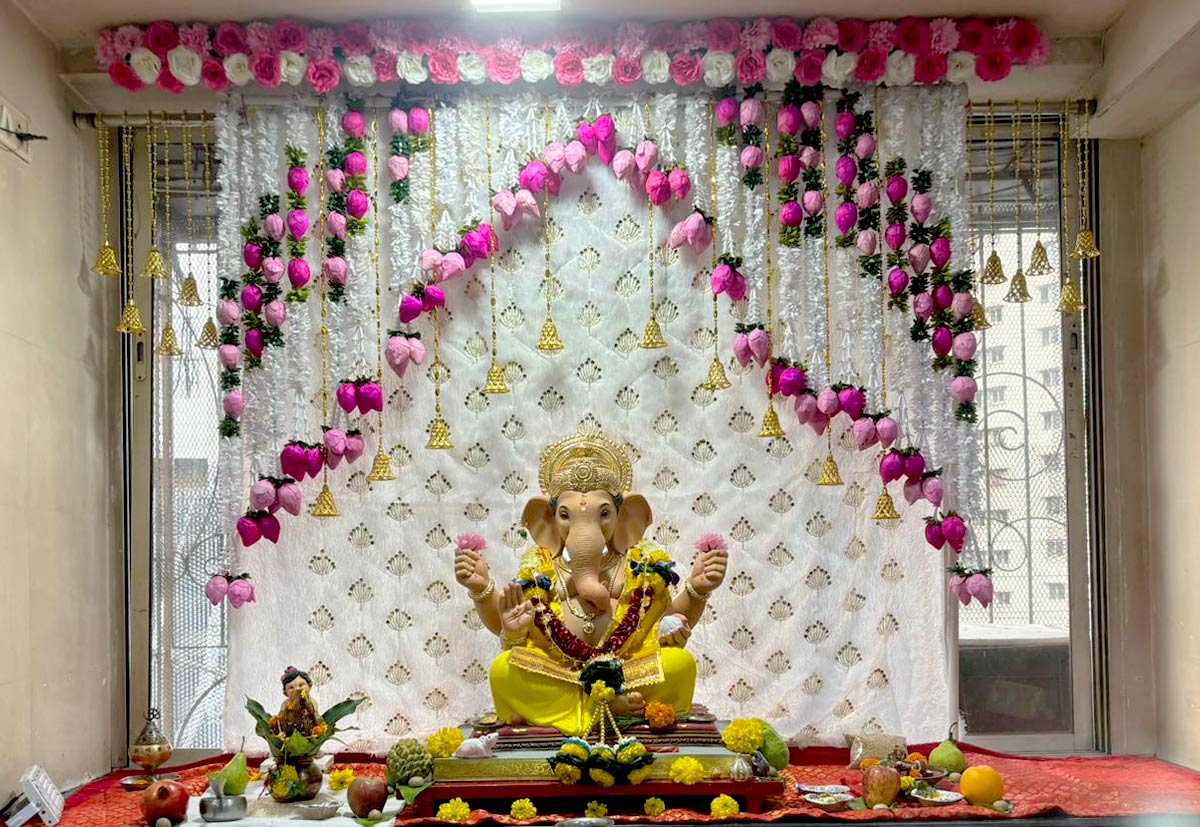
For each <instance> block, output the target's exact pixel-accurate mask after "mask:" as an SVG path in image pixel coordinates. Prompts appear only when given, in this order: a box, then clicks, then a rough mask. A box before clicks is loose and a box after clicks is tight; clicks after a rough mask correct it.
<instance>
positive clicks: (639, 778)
mask: <svg viewBox="0 0 1200 827" xmlns="http://www.w3.org/2000/svg"><path fill="white" fill-rule="evenodd" d="M650 769H651V767H650V765H649V764H647V765H646V766H644V767H638V768H637V769H636V770H634V771H633V772H631V773H629V783H630V784H641V783H642V782H643V781H645V780H646V776H648V775H649V774H650Z"/></svg>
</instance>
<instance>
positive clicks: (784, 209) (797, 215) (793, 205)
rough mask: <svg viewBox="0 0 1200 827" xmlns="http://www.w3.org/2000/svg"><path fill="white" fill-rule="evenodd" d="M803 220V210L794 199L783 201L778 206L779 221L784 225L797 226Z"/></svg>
mask: <svg viewBox="0 0 1200 827" xmlns="http://www.w3.org/2000/svg"><path fill="white" fill-rule="evenodd" d="M803 220H804V210H803V208H802V207H801V206H800V205H799V204H798V203H797V202H795V201H785V202H784V203H783V204H782V206H780V208H779V223H780V224H782V225H783V226H785V227H799V226H800V223H801V222H802V221H803Z"/></svg>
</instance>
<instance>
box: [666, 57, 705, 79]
mask: <svg viewBox="0 0 1200 827" xmlns="http://www.w3.org/2000/svg"><path fill="white" fill-rule="evenodd" d="M670 72H671V80H673V81H675V85H676V86H691V85H692V84H693V83H697V82H698V81H699V80H700V78H701V77H703V76H704V63H703V62H702V61H701V60H700V58H699V56H697V55H693V54H690V53H688V52H676V53H675V54H674V55H672V57H671V66H670Z"/></svg>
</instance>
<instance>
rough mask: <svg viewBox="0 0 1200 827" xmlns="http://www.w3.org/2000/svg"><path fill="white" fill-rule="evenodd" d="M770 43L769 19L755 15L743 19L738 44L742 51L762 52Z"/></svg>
mask: <svg viewBox="0 0 1200 827" xmlns="http://www.w3.org/2000/svg"><path fill="white" fill-rule="evenodd" d="M770 43H771V21H770V20H768V19H767V18H765V17H755V18H753V19H751V20H746V21H743V23H742V33H741V36H740V37H739V38H738V45H739V46H740V47H741V49H742V51H746V52H760V53H761V52H764V51H766V49H767V46H768V45H770Z"/></svg>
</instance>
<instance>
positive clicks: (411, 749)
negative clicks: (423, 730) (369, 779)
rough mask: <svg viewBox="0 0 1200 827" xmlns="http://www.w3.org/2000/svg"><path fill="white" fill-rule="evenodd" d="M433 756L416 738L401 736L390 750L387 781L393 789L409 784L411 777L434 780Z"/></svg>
mask: <svg viewBox="0 0 1200 827" xmlns="http://www.w3.org/2000/svg"><path fill="white" fill-rule="evenodd" d="M432 776H433V756H432V755H430V754H429V751H428V750H426V749H425V745H424V744H422V743H421V742H420V741H418V740H417V739H416V738H401V739H400V740H399V741H397V742H396V743H395V745H393V746H392V748H391V749H390V750H389V751H388V757H387V783H388V786H389V787H391V788H392V789H395V788H397V787H407V786H409V781H410V779H413V778H420V779H422V783H423V782H424V781H432V780H433V779H432Z"/></svg>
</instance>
